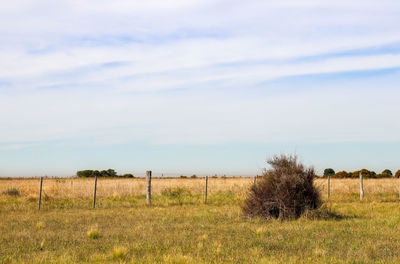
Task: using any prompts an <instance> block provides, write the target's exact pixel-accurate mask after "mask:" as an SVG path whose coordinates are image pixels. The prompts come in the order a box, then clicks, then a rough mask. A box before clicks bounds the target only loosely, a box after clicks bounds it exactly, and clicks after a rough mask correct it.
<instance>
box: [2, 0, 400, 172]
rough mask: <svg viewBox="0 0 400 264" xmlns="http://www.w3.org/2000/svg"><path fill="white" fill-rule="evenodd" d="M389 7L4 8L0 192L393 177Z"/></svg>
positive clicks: (398, 33) (399, 57)
mask: <svg viewBox="0 0 400 264" xmlns="http://www.w3.org/2000/svg"><path fill="white" fill-rule="evenodd" d="M399 85H400V2H399V1H396V0H393V1H390V0H381V1H376V0H374V1H371V0H360V1H359V0H350V1H349V0H346V1H344V0H336V1H316V0H310V1H308V0H288V1H278V0H270V1H264V0H263V1H258V0H249V1H236V0H230V1H227V0H213V1H209V0H185V1H178V0H164V1H154V0H146V1H136V0H135V1H121V0H114V1H105V0H96V1H94V0H85V1H82V0H68V1H65V0H59V1H50V0H41V1H28V0H15V1H8V2H6V3H3V4H2V5H1V6H0V177H14V176H20V177H23V176H42V175H48V176H71V175H74V174H75V173H76V171H77V170H82V169H99V170H100V169H108V168H113V169H115V170H116V171H117V172H118V173H121V174H122V173H133V174H134V175H137V176H141V175H144V173H145V171H146V170H152V171H153V172H154V173H155V174H160V173H164V175H168V174H170V175H173V174H175V175H181V174H182V175H192V174H197V175H206V174H208V175H210V174H212V175H214V174H218V175H223V174H226V175H243V176H252V175H256V174H260V173H261V172H262V170H263V168H265V167H267V164H266V160H267V159H268V158H270V157H272V156H273V155H275V154H278V155H279V154H296V155H298V156H299V159H300V161H302V162H304V163H305V164H306V165H308V166H314V167H315V168H316V170H317V172H318V173H321V172H322V171H323V169H325V168H327V167H332V168H334V169H335V170H336V171H340V170H348V171H352V170H357V169H360V168H367V169H371V170H375V171H376V172H381V171H382V170H383V169H386V168H388V169H391V170H393V171H396V170H398V169H400V133H399V131H400V121H399V116H400V104H399V103H398V102H399V99H400V87H399Z"/></svg>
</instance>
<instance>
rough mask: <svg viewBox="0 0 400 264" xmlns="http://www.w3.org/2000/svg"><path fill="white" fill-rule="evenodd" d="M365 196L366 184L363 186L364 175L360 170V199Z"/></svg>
mask: <svg viewBox="0 0 400 264" xmlns="http://www.w3.org/2000/svg"><path fill="white" fill-rule="evenodd" d="M363 198H364V186H363V176H362V173H361V172H360V201H362V199H363Z"/></svg>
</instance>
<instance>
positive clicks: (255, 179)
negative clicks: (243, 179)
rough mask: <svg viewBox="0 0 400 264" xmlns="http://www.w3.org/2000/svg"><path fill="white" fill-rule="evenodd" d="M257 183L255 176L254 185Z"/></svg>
mask: <svg viewBox="0 0 400 264" xmlns="http://www.w3.org/2000/svg"><path fill="white" fill-rule="evenodd" d="M256 183H257V176H254V185H256Z"/></svg>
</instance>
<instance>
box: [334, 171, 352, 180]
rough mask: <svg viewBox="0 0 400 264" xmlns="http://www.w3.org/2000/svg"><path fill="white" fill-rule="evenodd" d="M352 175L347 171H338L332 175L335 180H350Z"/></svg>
mask: <svg viewBox="0 0 400 264" xmlns="http://www.w3.org/2000/svg"><path fill="white" fill-rule="evenodd" d="M351 176H352V173H351V172H347V171H339V172H338V173H336V174H335V175H334V177H335V178H351Z"/></svg>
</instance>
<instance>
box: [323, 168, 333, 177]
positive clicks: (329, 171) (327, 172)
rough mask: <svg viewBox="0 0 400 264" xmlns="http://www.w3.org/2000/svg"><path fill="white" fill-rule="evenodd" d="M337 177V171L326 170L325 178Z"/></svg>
mask: <svg viewBox="0 0 400 264" xmlns="http://www.w3.org/2000/svg"><path fill="white" fill-rule="evenodd" d="M333 175H335V171H334V170H333V169H332V168H328V169H325V170H324V177H328V176H333Z"/></svg>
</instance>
